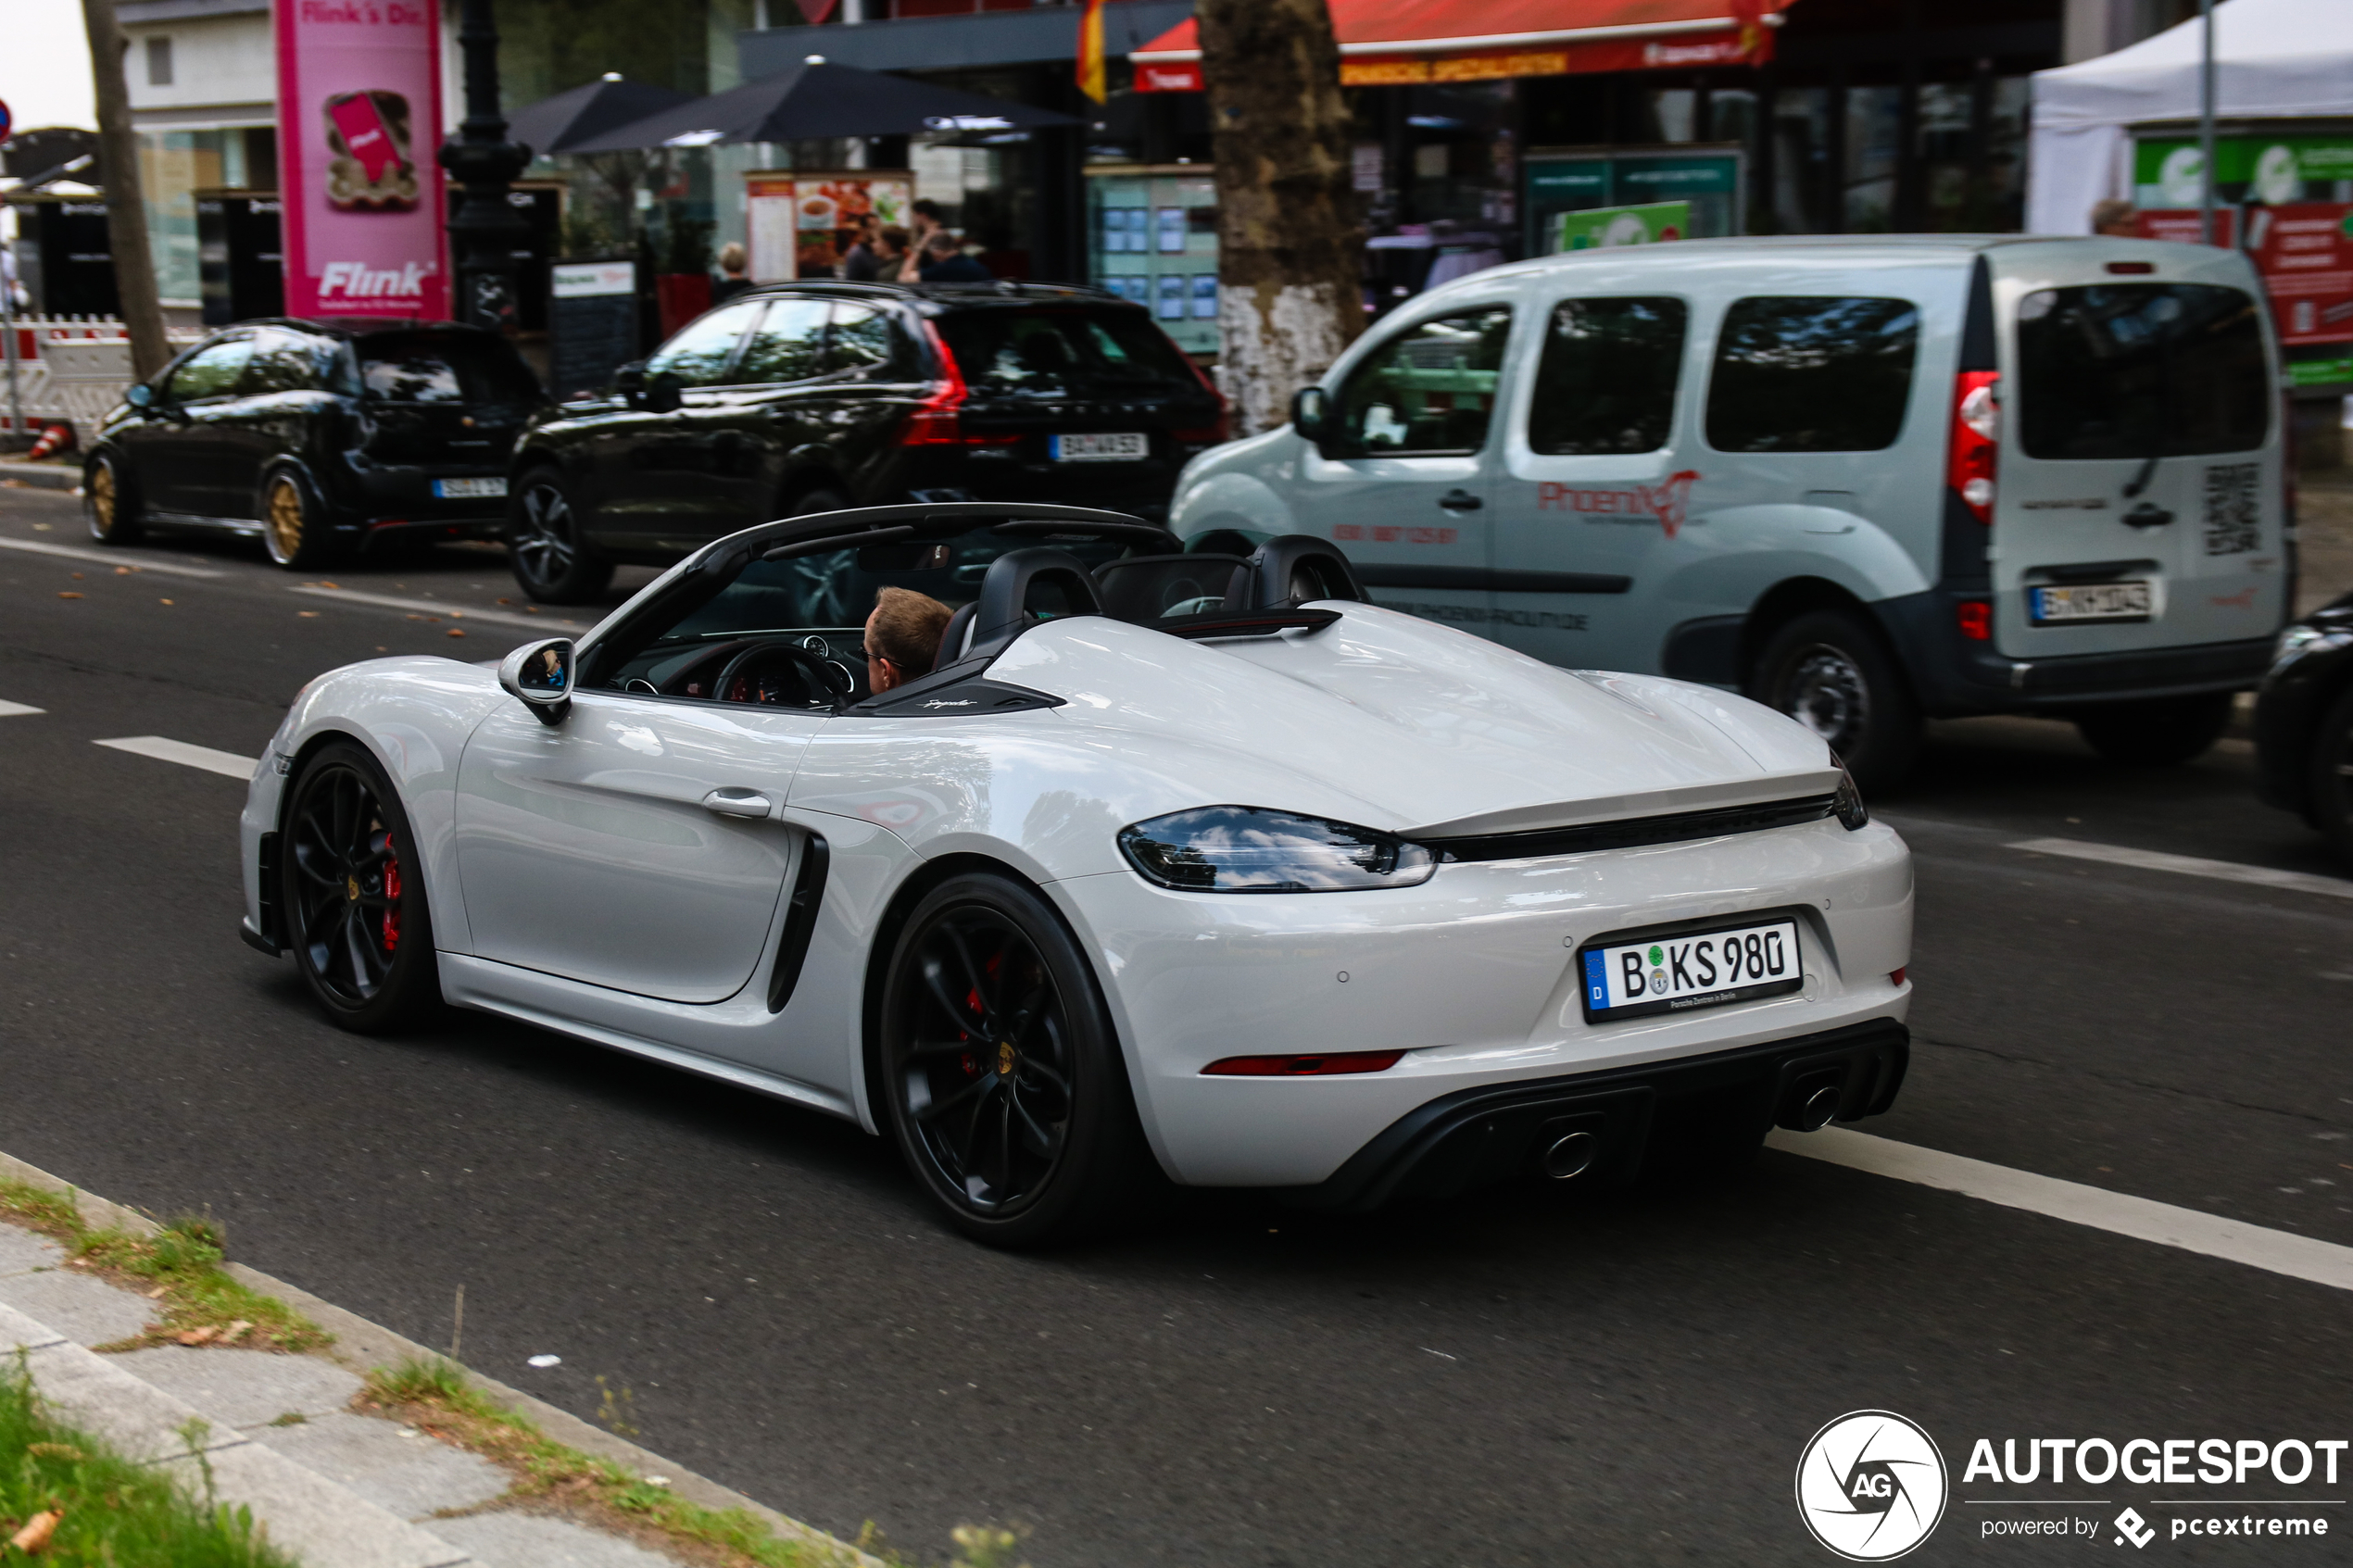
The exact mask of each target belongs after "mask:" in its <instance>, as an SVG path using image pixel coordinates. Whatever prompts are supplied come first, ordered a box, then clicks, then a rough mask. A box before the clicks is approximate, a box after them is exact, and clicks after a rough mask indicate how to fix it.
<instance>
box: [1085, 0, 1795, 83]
mask: <svg viewBox="0 0 2353 1568" xmlns="http://www.w3.org/2000/svg"><path fill="white" fill-rule="evenodd" d="M1793 4H1795V0H1331V7H1332V30H1333V31H1334V32H1336V33H1337V34H1338V35H1339V37H1340V85H1341V86H1343V87H1381V86H1389V85H1392V84H1396V83H1401V82H1478V81H1491V80H1494V79H1496V78H1499V77H1508V76H1559V75H1563V74H1567V73H1568V72H1573V71H1602V70H1663V69H1678V68H1680V69H1692V68H1694V67H1698V66H1730V65H1761V64H1763V63H1764V62H1765V61H1766V60H1768V59H1770V58H1772V55H1773V34H1772V31H1771V30H1772V29H1773V28H1774V27H1775V26H1777V25H1778V24H1779V23H1780V13H1781V12H1783V11H1785V10H1787V9H1788V8H1789V7H1790V6H1792V5H1793ZM1127 57H1128V59H1129V60H1131V61H1133V62H1134V64H1135V67H1136V89H1137V91H1138V92H1141V93H1197V92H1199V91H1201V37H1200V33H1199V31H1198V30H1197V28H1196V25H1195V23H1194V22H1193V21H1192V20H1191V19H1189V18H1188V19H1186V20H1184V21H1181V22H1179V23H1177V24H1176V26H1175V27H1172V28H1170V29H1169V30H1168V31H1166V32H1164V33H1162V34H1161V35H1160V36H1159V37H1158V38H1155V39H1153V40H1152V41H1151V43H1149V44H1145V45H1144V46H1143V47H1142V48H1140V49H1138V50H1136V51H1134V52H1133V53H1132V54H1130V55H1129V56H1127Z"/></svg>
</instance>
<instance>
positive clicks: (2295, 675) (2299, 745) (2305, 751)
mask: <svg viewBox="0 0 2353 1568" xmlns="http://www.w3.org/2000/svg"><path fill="white" fill-rule="evenodd" d="M2255 756H2256V768H2257V777H2256V787H2257V788H2258V789H2259V791H2260V792H2261V794H2262V797H2263V798H2264V799H2265V800H2267V801H2269V802H2271V804H2272V805H2274V806H2279V807H2284V808H2285V809H2288V810H2290V811H2294V812H2296V814H2297V815H2298V816H2301V817H2302V818H2303V819H2304V820H2305V821H2306V822H2309V823H2311V824H2312V825H2313V826H2314V827H2316V828H2318V829H2319V830H2320V831H2321V832H2322V833H2323V834H2327V835H2328V839H2329V842H2330V843H2331V844H2333V845H2334V846H2335V847H2336V852H2337V853H2338V854H2339V855H2342V856H2343V857H2344V858H2345V859H2346V860H2347V863H2349V864H2353V594H2347V595H2345V596H2343V597H2341V598H2338V599H2335V600H2333V601H2332V602H2330V603H2328V604H2325V605H2322V607H2321V608H2319V609H2316V610H2314V611H2313V612H2312V613H2311V614H2309V615H2308V616H2306V617H2305V618H2304V619H2303V620H2301V621H2297V622H2296V624H2294V625H2293V626H2290V627H2289V628H2288V629H2287V630H2286V631H2284V632H2282V633H2280V638H2279V645H2278V647H2277V650H2276V652H2275V654H2274V656H2273V658H2272V661H2271V673H2270V674H2269V675H2266V676H2265V677H2264V678H2263V688H2262V691H2261V692H2260V694H2259V695H2258V696H2257V697H2256V699H2255Z"/></svg>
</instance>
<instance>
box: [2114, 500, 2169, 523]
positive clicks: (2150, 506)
mask: <svg viewBox="0 0 2353 1568" xmlns="http://www.w3.org/2000/svg"><path fill="white" fill-rule="evenodd" d="M2171 521H2173V514H2172V513H2171V512H2169V511H2167V510H2166V509H2165V508H2162V507H2160V506H2158V504H2157V503H2156V502H2154V501H2143V502H2142V503H2141V504H2140V505H2139V506H2137V507H2134V508H2133V509H2132V510H2131V511H2129V512H2126V513H2125V514H2124V526H2125V527H2127V528H2162V527H2164V526H2165V525H2166V524H2167V523H2169V522H2171Z"/></svg>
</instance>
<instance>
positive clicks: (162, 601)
mask: <svg viewBox="0 0 2353 1568" xmlns="http://www.w3.org/2000/svg"><path fill="white" fill-rule="evenodd" d="M170 602H171V601H170V599H157V601H156V603H157V604H159V605H168V604H170Z"/></svg>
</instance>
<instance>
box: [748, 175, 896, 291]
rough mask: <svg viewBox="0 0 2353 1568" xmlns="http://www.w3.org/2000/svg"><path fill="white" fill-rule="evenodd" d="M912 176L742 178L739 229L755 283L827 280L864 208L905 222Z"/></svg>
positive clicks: (886, 221)
mask: <svg viewBox="0 0 2353 1568" xmlns="http://www.w3.org/2000/svg"><path fill="white" fill-rule="evenodd" d="M914 199H915V182H914V177H913V176H912V175H911V174H908V173H905V172H902V171H900V170H892V171H889V172H887V173H876V174H869V173H867V172H866V171H865V170H863V169H837V170H832V171H817V170H805V171H794V172H791V173H779V172H775V171H773V170H770V171H758V170H755V171H754V172H752V173H749V174H747V175H745V176H744V207H745V225H744V227H745V233H746V237H747V239H748V241H749V245H748V248H749V251H750V253H751V260H750V266H751V277H752V281H753V282H761V283H779V282H789V281H790V280H792V279H794V278H830V277H834V276H836V269H837V268H838V267H839V266H840V265H841V258H842V257H844V256H845V255H847V254H848V253H849V247H850V246H851V245H855V244H856V243H857V240H858V222H859V220H861V219H862V218H864V217H865V216H866V215H867V214H868V213H872V214H874V215H875V217H876V218H878V219H880V220H882V222H883V223H884V225H885V226H889V225H894V224H895V225H898V226H900V227H902V228H903V227H905V225H906V222H907V217H908V207H909V205H910V204H911V203H912V202H913V201H914Z"/></svg>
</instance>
